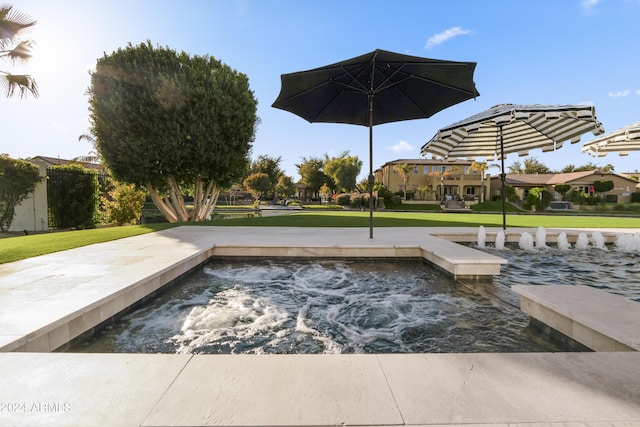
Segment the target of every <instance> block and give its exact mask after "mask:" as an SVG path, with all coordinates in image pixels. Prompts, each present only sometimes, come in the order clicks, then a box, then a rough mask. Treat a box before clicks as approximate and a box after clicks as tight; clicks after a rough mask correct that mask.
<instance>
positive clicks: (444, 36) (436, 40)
mask: <svg viewBox="0 0 640 427" xmlns="http://www.w3.org/2000/svg"><path fill="white" fill-rule="evenodd" d="M470 32H471V30H465V29H464V28H462V27H453V28H449V29H448V30H445V31H443V32H441V33H439V34H436V35H435V36H432V37H431V38H429V40H427V44H426V45H425V46H424V48H425V49H433V47H434V46H438V45H440V44H442V43H444V42H446V41H447V40H449V39H450V38H452V37H456V36H462V35H465V34H469V33H470Z"/></svg>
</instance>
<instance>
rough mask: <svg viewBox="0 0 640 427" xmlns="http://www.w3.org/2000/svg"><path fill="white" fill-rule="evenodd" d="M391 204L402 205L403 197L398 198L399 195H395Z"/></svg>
mask: <svg viewBox="0 0 640 427" xmlns="http://www.w3.org/2000/svg"><path fill="white" fill-rule="evenodd" d="M391 203H392V204H394V205H399V204H402V197H400V196H398V195H397V194H394V195H393V196H392V197H391Z"/></svg>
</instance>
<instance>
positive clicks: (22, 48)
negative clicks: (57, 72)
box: [0, 4, 38, 98]
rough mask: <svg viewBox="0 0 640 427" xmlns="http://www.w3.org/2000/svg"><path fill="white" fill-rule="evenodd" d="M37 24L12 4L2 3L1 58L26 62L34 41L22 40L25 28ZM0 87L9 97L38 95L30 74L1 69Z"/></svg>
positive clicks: (0, 21)
mask: <svg viewBox="0 0 640 427" xmlns="http://www.w3.org/2000/svg"><path fill="white" fill-rule="evenodd" d="M34 25H36V21H34V20H33V19H31V18H29V17H28V16H27V15H25V14H23V13H21V12H18V11H16V10H14V9H13V6H10V5H6V4H5V5H0V58H2V59H8V60H9V61H10V62H26V61H28V60H29V59H30V58H31V50H32V47H33V41H31V40H22V39H21V35H22V34H23V33H24V30H26V29H27V28H30V27H32V26H34ZM0 87H1V88H2V91H3V92H5V94H6V95H7V97H11V96H13V95H14V94H15V92H16V90H17V91H18V94H19V95H20V98H22V97H24V96H26V95H27V94H29V93H30V94H31V95H33V96H35V97H37V96H38V85H37V84H36V81H35V80H34V79H33V77H32V76H30V75H28V74H11V73H10V72H9V71H2V70H0Z"/></svg>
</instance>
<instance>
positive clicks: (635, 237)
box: [615, 233, 640, 252]
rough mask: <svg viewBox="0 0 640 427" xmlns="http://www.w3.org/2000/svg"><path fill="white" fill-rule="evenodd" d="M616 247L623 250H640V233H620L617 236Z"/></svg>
mask: <svg viewBox="0 0 640 427" xmlns="http://www.w3.org/2000/svg"><path fill="white" fill-rule="evenodd" d="M615 244H616V247H617V248H619V249H620V250H621V251H625V252H633V251H640V233H633V234H622V233H621V234H618V235H617V236H616V243H615Z"/></svg>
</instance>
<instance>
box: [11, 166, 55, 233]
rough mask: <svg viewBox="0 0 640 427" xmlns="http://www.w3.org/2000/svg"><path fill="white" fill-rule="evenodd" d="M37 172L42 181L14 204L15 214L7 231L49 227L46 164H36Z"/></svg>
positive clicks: (38, 229) (41, 229)
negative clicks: (25, 196)
mask: <svg viewBox="0 0 640 427" xmlns="http://www.w3.org/2000/svg"><path fill="white" fill-rule="evenodd" d="M38 172H39V174H40V176H41V177H42V181H40V182H39V183H38V185H37V186H36V189H35V190H34V192H33V193H32V194H31V196H29V197H28V198H27V199H25V200H24V201H23V202H22V203H21V204H20V205H18V206H16V215H15V216H14V217H13V222H12V223H11V227H9V231H23V230H27V231H45V230H48V228H49V226H48V220H47V179H46V177H47V166H46V165H44V164H38Z"/></svg>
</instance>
